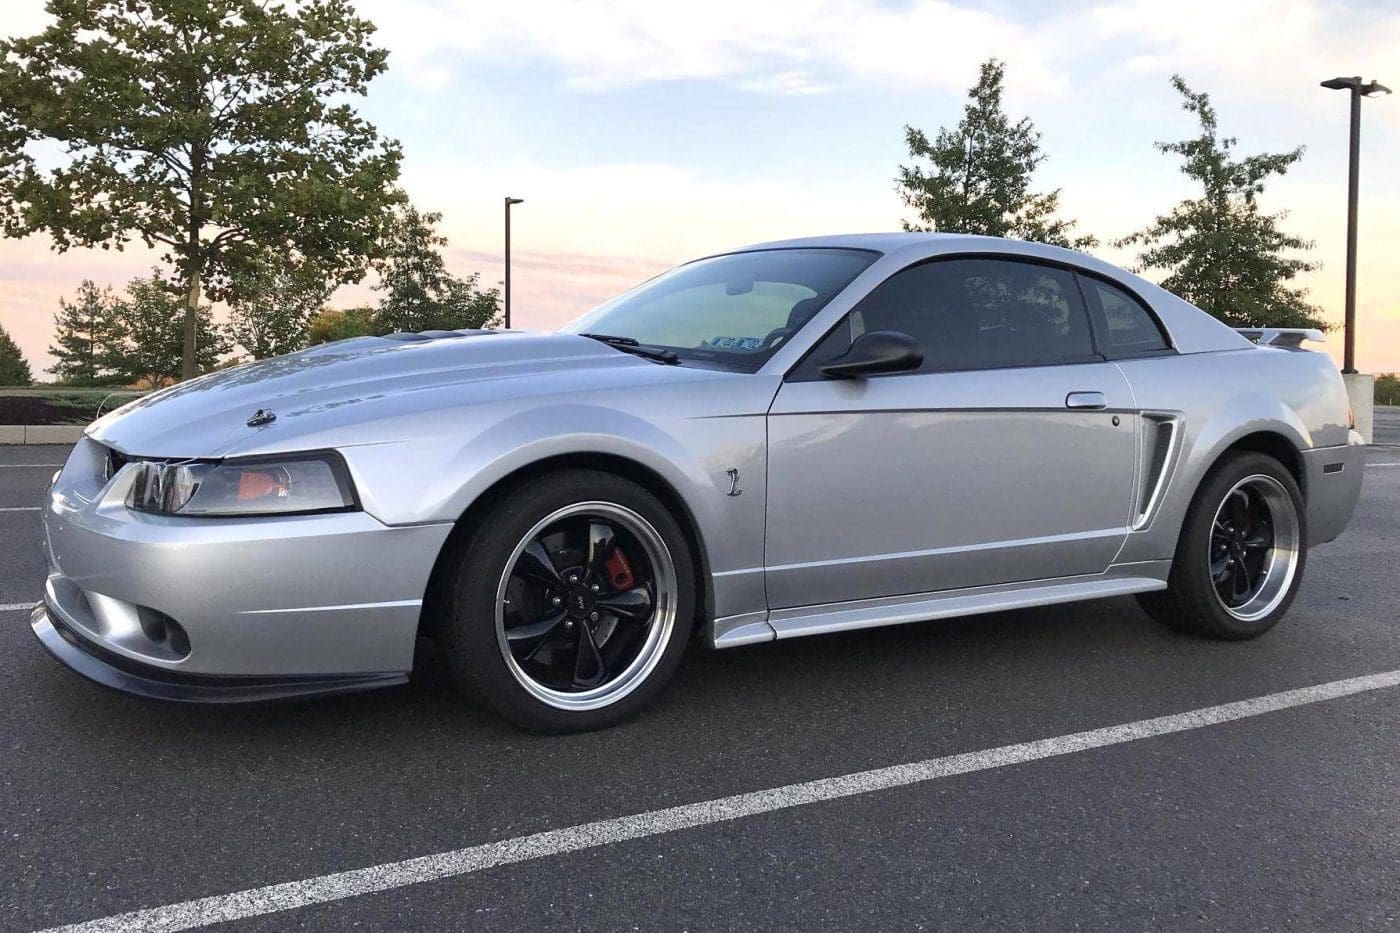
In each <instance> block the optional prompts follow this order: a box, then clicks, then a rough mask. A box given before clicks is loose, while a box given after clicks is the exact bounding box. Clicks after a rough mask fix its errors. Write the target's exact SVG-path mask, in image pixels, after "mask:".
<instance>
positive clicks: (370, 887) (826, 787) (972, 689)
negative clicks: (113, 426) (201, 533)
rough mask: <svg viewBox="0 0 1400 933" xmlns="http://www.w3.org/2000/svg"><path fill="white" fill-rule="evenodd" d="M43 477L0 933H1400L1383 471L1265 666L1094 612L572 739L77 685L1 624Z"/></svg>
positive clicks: (424, 688) (428, 716)
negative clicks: (135, 932) (1278, 932)
mask: <svg viewBox="0 0 1400 933" xmlns="http://www.w3.org/2000/svg"><path fill="white" fill-rule="evenodd" d="M64 454H65V451H64V450H62V449H55V448H34V447H28V448H0V691H3V697H4V701H5V702H4V703H3V705H2V706H0V737H3V743H4V746H3V759H0V833H3V837H0V838H3V844H0V929H4V930H30V929H40V928H46V927H51V926H55V925H60V924H68V923H76V922H81V921H93V920H102V919H104V918H116V919H112V920H110V922H108V923H106V924H103V925H99V926H95V927H91V928H94V929H96V928H102V929H111V930H127V929H142V928H147V927H150V928H164V929H177V928H183V927H185V926H188V925H191V924H194V923H199V922H203V921H206V920H217V919H220V918H224V919H227V920H229V921H230V922H228V923H226V924H225V926H226V927H227V928H230V929H235V928H236V929H239V930H274V929H310V930H341V929H346V928H349V927H352V926H359V927H363V928H367V929H453V930H467V929H470V930H515V929H530V930H538V929H581V930H615V929H641V930H654V929H696V930H714V929H720V930H729V929H755V930H769V929H811V928H814V927H822V928H844V929H849V928H882V929H884V928H888V929H934V928H947V927H954V926H968V925H974V924H975V925H981V926H992V927H997V928H1027V929H1029V928H1034V929H1038V930H1039V929H1070V928H1076V929H1079V928H1092V929H1112V930H1123V929H1149V928H1152V929H1160V928H1168V929H1177V928H1186V927H1190V928H1217V929H1218V928H1225V929H1259V928H1281V927H1289V928H1300V929H1337V928H1346V929H1365V928H1377V929H1380V928H1394V927H1395V926H1396V925H1397V924H1400V803H1397V801H1400V686H1396V684H1400V675H1397V673H1396V672H1397V671H1400V449H1394V448H1392V449H1385V448H1376V449H1373V450H1372V451H1371V452H1370V455H1369V460H1370V462H1369V464H1368V467H1367V472H1366V481H1365V488H1364V493H1363V499H1362V503H1361V506H1360V508H1359V510H1358V512H1357V515H1356V518H1355V519H1354V521H1353V523H1352V526H1351V528H1350V530H1349V531H1348V532H1347V533H1346V535H1345V536H1343V537H1342V538H1341V539H1339V540H1338V541H1336V542H1333V543H1332V544H1328V545H1325V546H1322V547H1319V548H1317V549H1315V550H1313V551H1312V552H1311V553H1310V555H1309V563H1308V568H1307V576H1306V579H1305V581H1304V584H1303V587H1302V590H1301V592H1300V594H1299V597H1298V600H1297V602H1296V603H1295V604H1294V607H1293V610H1292V612H1291V614H1290V616H1289V617H1288V618H1287V619H1286V620H1285V621H1284V622H1283V623H1282V624H1281V625H1280V626H1279V627H1278V628H1276V629H1275V630H1274V631H1273V632H1271V633H1269V634H1268V635H1267V636H1265V637H1264V638H1262V639H1260V640H1257V641H1254V642H1248V643H1238V644H1222V643H1213V642H1206V641H1201V640H1198V639H1194V638H1190V637H1186V636H1182V635H1177V634H1175V633H1172V632H1170V631H1167V630H1164V629H1162V628H1160V627H1158V626H1156V625H1155V624H1153V623H1152V622H1151V621H1149V620H1148V618H1147V617H1146V616H1145V615H1143V614H1142V613H1141V612H1140V611H1139V610H1138V609H1137V606H1136V604H1135V603H1134V602H1133V601H1132V600H1131V599H1115V600H1106V601H1102V602H1096V603H1088V604H1081V605H1068V606H1059V607H1053V608H1048V609H1039V610H1026V611H1019V612H1013V613H1006V614H1000V615H994V616H982V617H978V618H974V619H968V620H959V621H952V622H940V623H931V624H926V625H910V626H904V627H901V628H896V629H887V630H880V631H873V632H866V633H852V634H849V635H838V636H829V637H820V638H812V639H806V640H797V641H791V642H785V643H782V644H775V645H764V646H759V647H753V648H742V649H734V650H730V651H726V652H718V653H706V652H694V653H692V655H691V656H690V657H689V658H688V659H687V661H686V663H685V664H684V665H683V666H682V668H681V671H680V673H679V675H678V677H677V680H676V682H675V683H674V684H673V686H672V688H671V689H670V690H669V691H668V692H667V693H666V694H665V696H664V697H663V698H662V701H661V702H660V703H659V704H658V705H657V706H656V707H654V708H653V709H652V710H651V711H650V712H648V713H647V714H646V715H644V716H643V717H641V718H640V719H637V720H636V721H633V722H631V723H629V724H627V725H625V726H623V727H620V728H617V729H614V730H611V731H608V732H602V733H594V734H590V735H582V736H570V737H563V738H542V737H534V736H528V735H523V734H521V733H518V732H515V731H513V730H511V729H510V728H508V727H507V726H505V725H503V724H502V723H501V722H499V721H498V720H497V719H495V718H494V717H492V716H491V715H489V714H487V713H486V712H484V711H482V710H478V709H475V708H473V707H472V706H470V705H469V704H467V703H465V702H464V701H461V700H459V699H458V698H457V697H456V696H455V695H454V694H452V693H451V692H450V691H448V690H447V689H446V688H445V686H444V685H443V684H442V683H441V681H440V678H439V677H437V676H436V675H434V673H433V672H432V671H431V670H429V671H427V672H426V673H425V675H424V676H422V677H420V678H417V679H416V680H415V682H414V683H413V684H411V685H409V686H407V687H403V688H396V689H393V690H387V691H382V692H379V693H372V694H363V695H359V696H352V697H345V698H338V699H331V700H325V701H316V702H303V703H298V704H292V705H282V706H273V707H261V708H255V709H241V710H239V709H234V710H229V709H197V708H185V707H176V706H166V705H159V704H155V703H151V702H145V701H140V700H136V699H131V698H127V697H123V696H120V695H117V694H114V693H110V692H107V691H105V690H103V689H102V688H100V687H97V686H94V685H92V684H89V683H87V682H85V681H83V680H81V679H79V678H78V677H77V676H76V675H74V674H72V673H70V672H69V671H67V670H65V669H63V668H61V667H60V666H59V665H58V664H57V663H56V662H54V661H53V660H52V659H51V658H49V657H48V655H46V654H45V653H44V651H43V650H42V649H41V648H40V646H39V645H38V643H37V642H36V641H35V640H34V638H33V636H32V635H31V633H30V631H29V626H28V615H27V612H26V611H25V610H24V607H26V606H27V605H28V604H31V603H32V602H33V601H34V600H35V599H37V598H38V596H39V594H40V591H41V581H42V567H41V562H40V557H39V551H38V547H37V538H38V534H39V512H38V510H37V505H38V502H39V500H40V498H41V497H42V493H43V489H44V486H45V483H46V481H47V478H48V476H49V475H50V473H52V471H53V469H54V467H53V466H51V464H56V463H58V462H59V461H60V460H61V459H62V457H63V456H64ZM1377 675H1380V676H1377ZM1365 677H1369V678H1371V679H1370V680H1367V681H1364V682H1357V681H1353V680H1352V679H1354V678H1365ZM1338 682H1347V683H1346V684H1343V686H1341V687H1338V686H1335V685H1336V684H1337V683H1338ZM1358 684H1359V686H1358ZM1320 685H1323V686H1320ZM1325 685H1334V686H1330V687H1328V686H1325ZM1305 688H1318V689H1317V690H1311V691H1310V690H1307V689H1305ZM1299 690H1302V691H1303V692H1301V693H1288V691H1299ZM1280 696H1282V698H1280ZM1255 698H1266V699H1264V700H1260V701H1258V702H1255V703H1243V704H1241V703H1240V702H1239V701H1251V700H1254V699H1255ZM1267 698H1273V699H1267ZM1223 704H1235V705H1231V706H1226V707H1224V710H1225V712H1220V711H1219V710H1217V711H1216V712H1213V713H1211V712H1208V713H1196V712H1194V711H1198V710H1203V709H1207V708H1210V709H1216V708H1219V707H1222V705H1223ZM1180 714H1190V715H1186V716H1182V715H1180ZM1159 717H1165V719H1160V720H1157V725H1152V724H1150V723H1149V724H1148V725H1143V722H1144V721H1145V720H1156V719H1157V718H1159ZM1124 724H1129V725H1128V726H1127V727H1126V728H1121V729H1117V728H1113V727H1119V726H1123V725H1124ZM1086 730H1104V731H1103V732H1100V733H1094V736H1097V737H1098V738H1094V739H1093V740H1092V741H1090V740H1080V739H1074V738H1073V736H1074V735H1075V734H1077V733H1082V732H1084V731H1086ZM1066 737H1070V738H1066ZM1099 738H1102V739H1103V741H1102V742H1099ZM1041 740H1049V741H1041ZM1096 742H1097V743H1098V744H1099V745H1100V747H1088V746H1091V745H1093V744H1095V743H1096ZM1026 743H1032V744H1026ZM1005 746H1014V749H1013V751H1011V752H1006V751H996V752H988V750H994V749H997V750H1000V749H1003V747H1005ZM1077 749H1078V750H1077ZM950 756H960V757H950ZM910 763H919V764H918V767H916V768H914V769H906V770H899V769H898V767H897V766H902V765H906V764H910ZM871 769H894V770H885V771H876V772H875V774H874V775H861V774H860V773H861V772H867V771H870V770H871ZM851 775H855V776H854V777H848V776H851ZM901 775H903V777H900V776H901ZM905 777H907V778H909V780H908V781H905V782H904V783H902V784H901V783H900V782H901V781H903V780H904V778H905ZM833 778H835V779H839V780H836V781H831V780H828V779H833ZM897 779H898V780H897ZM804 782H817V783H815V784H808V783H804ZM793 785H801V786H798V787H794V786H793ZM774 788H776V789H778V790H777V791H775V792H774V794H770V795H760V796H759V797H744V798H740V801H738V802H734V801H730V802H721V803H718V804H716V803H712V802H713V801H716V800H717V799H718V798H725V797H728V796H730V795H742V794H750V793H751V792H755V791H764V790H766V789H774ZM676 807H681V808H684V809H682V810H678V811H670V813H669V815H668V814H667V813H660V814H658V813H657V811H664V810H666V809H667V808H676ZM746 807H747V808H748V809H745V808H746ZM637 814H641V815H643V816H642V817H640V818H639V819H638V820H635V821H624V822H623V823H620V824H617V823H611V824H603V825H601V826H597V825H592V824H595V823H596V821H600V820H610V819H613V818H618V817H629V816H632V815H637ZM745 814H747V815H745ZM731 817H734V818H731ZM687 821H688V822H687ZM682 824H683V826H682V828H675V827H676V826H678V825H682ZM619 826H621V827H622V828H621V829H619V828H618V827H619ZM574 827H583V828H582V829H579V830H573V828H574ZM628 827H630V829H629V828H628ZM557 830H563V831H565V832H563V833H554V834H552V835H547V836H543V837H539V838H538V839H536V840H534V841H531V840H525V841H524V842H520V841H518V840H520V838H521V837H526V836H530V835H531V834H536V833H549V832H550V831H557ZM629 832H630V834H631V836H632V838H627V836H628V834H629ZM505 840H511V841H510V842H507V843H506V844H505V845H503V846H493V845H492V844H493V843H499V842H501V841H505ZM609 840H620V841H609ZM477 846H479V847H482V848H480V849H473V850H469V851H468V852H466V853H463V851H462V850H464V849H467V848H468V847H477ZM440 853H450V854H449V855H447V856H443V857H442V858H439V859H436V860H433V859H422V858H421V857H424V856H434V855H438V854H440ZM517 859H520V860H517ZM340 872H351V874H350V875H347V876H340V875H335V873H340ZM327 876H332V877H327ZM438 876H441V877H438ZM432 877H437V880H423V879H426V878H432ZM411 882H416V883H411ZM268 885H280V887H278V888H276V889H273V890H272V891H259V890H256V889H260V888H262V887H263V886H268ZM227 895H233V896H232V897H228V896H227ZM204 898H209V899H211V900H208V901H199V900H198V899H204ZM192 901H195V902H196V903H194V904H191V903H190V902H192ZM318 901H320V903H317V902H318ZM165 905H176V906H174V907H170V908H167V909H164V910H163V911H156V912H155V913H148V914H143V915H140V916H138V917H135V918H131V917H128V918H124V919H123V918H121V917H119V915H121V914H123V913H126V912H131V911H138V910H144V909H150V908H164V907H165ZM285 905H294V906H293V907H292V908H291V909H287V910H279V911H276V912H267V911H268V909H269V908H271V907H276V906H285ZM142 924H145V925H146V926H142Z"/></svg>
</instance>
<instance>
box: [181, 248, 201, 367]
mask: <svg viewBox="0 0 1400 933" xmlns="http://www.w3.org/2000/svg"><path fill="white" fill-rule="evenodd" d="M198 320H199V270H198V269H193V270H191V271H190V281H189V292H188V293H187V294H186V296H185V349H184V353H183V354H182V356H181V360H180V380H181V381H182V382H183V381H184V380H186V379H193V378H194V377H195V375H196V373H195V360H194V354H195V349H196V347H195V330H196V327H195V325H196V324H197V323H198Z"/></svg>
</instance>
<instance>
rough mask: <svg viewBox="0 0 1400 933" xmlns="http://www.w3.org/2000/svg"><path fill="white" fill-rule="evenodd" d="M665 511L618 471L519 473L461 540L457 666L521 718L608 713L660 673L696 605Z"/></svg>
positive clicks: (459, 674) (587, 723)
mask: <svg viewBox="0 0 1400 933" xmlns="http://www.w3.org/2000/svg"><path fill="white" fill-rule="evenodd" d="M693 567H694V565H693V562H692V559H691V556H690V553H689V548H688V546H687V544H686V540H685V536H684V534H683V533H682V531H681V529H680V527H679V525H678V524H677V523H676V521H675V519H674V517H673V516H672V515H671V514H670V513H669V511H668V510H667V509H666V508H665V506H664V505H662V503H661V502H660V501H659V500H657V499H656V497H655V496H653V495H652V494H651V493H649V492H648V491H647V490H645V489H644V488H642V487H641V486H639V485H637V484H636V483H633V482H631V481H630V480H627V479H624V478H622V477H619V476H615V475H613V474H609V473H601V472H596V471H591V470H571V471H567V472H560V473H556V474H550V475H548V476H545V477H542V478H539V479H537V480H535V481H534V482H532V483H530V484H529V485H527V486H522V487H520V488H518V489H516V490H515V491H513V492H512V493H510V494H509V495H507V496H506V497H505V498H504V499H503V500H502V501H501V503H500V504H499V505H498V506H496V507H495V508H494V509H492V510H491V513H490V514H489V515H487V516H486V517H485V518H484V519H483V520H482V521H481V522H480V523H479V524H478V525H477V527H475V528H474V529H472V531H471V532H470V534H469V536H468V538H467V539H466V540H465V542H464V544H463V546H462V549H461V557H460V563H459V564H458V567H457V573H456V579H455V584H454V585H453V586H452V587H451V588H450V591H451V592H450V596H449V600H448V603H449V605H448V606H447V607H446V611H447V618H445V619H443V620H442V623H443V624H442V626H441V629H442V636H443V641H444V643H445V648H446V653H447V656H448V660H449V664H450V666H451V668H452V671H453V673H454V676H455V677H456V679H457V680H458V681H459V682H460V683H462V684H463V685H464V686H467V687H468V688H470V689H471V690H473V691H474V692H475V693H477V694H479V695H480V696H482V697H483V698H484V699H485V700H486V701H487V702H488V703H489V704H490V705H491V706H492V707H493V708H495V709H496V710H497V711H498V712H500V713H501V714H502V715H503V716H505V717H506V718H508V719H510V720H511V721H513V722H515V723H516V724H518V725H521V726H524V727H525V728H529V729H534V730H538V731H546V732H572V731H582V730H586V729H596V728H600V727H603V726H608V725H611V724H613V723H615V722H618V721H619V720H621V719H624V718H626V717H627V716H630V715H631V714H632V713H634V712H636V711H637V710H638V709H640V708H641V707H642V706H644V705H645V704H646V703H647V702H649V701H650V700H651V699H652V698H653V697H654V696H655V695H656V694H657V693H658V692H659V691H660V689H661V688H662V686H664V684H665V682H666V681H667V680H669V679H670V677H671V674H672V673H673V672H674V670H675V668H676V665H677V664H678V663H679V661H680V655H681V653H682V651H683V650H684V647H685V644H686V641H687V639H688V637H689V635H690V630H691V626H692V621H693V619H694V614H695V580H694V576H695V575H694V569H693Z"/></svg>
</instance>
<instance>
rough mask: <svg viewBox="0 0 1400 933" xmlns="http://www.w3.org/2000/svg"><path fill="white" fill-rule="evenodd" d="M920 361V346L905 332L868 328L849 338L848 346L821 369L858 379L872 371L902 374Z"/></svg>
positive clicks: (830, 374) (827, 373)
mask: <svg viewBox="0 0 1400 933" xmlns="http://www.w3.org/2000/svg"><path fill="white" fill-rule="evenodd" d="M923 363H924V348H923V347H921V346H919V341H917V340H915V339H914V338H913V337H910V336H909V335H908V334H901V333H899V332H898V331H894V330H872V331H870V332H869V333H865V334H861V335H860V336H859V337H857V338H856V339H855V340H853V341H851V348H850V349H849V350H847V351H846V352H845V353H843V354H841V355H840V356H838V357H837V358H836V359H834V360H832V361H831V362H830V363H827V364H826V365H825V366H823V367H822V368H821V372H822V375H823V376H827V377H829V378H832V379H859V378H861V377H862V376H873V375H875V374H876V373H903V372H908V371H909V370H911V369H918V368H919V367H920V366H922V365H923Z"/></svg>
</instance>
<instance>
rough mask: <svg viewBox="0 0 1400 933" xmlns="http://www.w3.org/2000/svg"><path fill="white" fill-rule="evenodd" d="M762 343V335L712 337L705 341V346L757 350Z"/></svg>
mask: <svg viewBox="0 0 1400 933" xmlns="http://www.w3.org/2000/svg"><path fill="white" fill-rule="evenodd" d="M762 344H763V338H762V337H711V338H710V339H709V340H706V341H705V346H707V347H718V348H720V349H723V350H757V349H758V348H759V347H760V346H761V345H762Z"/></svg>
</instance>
